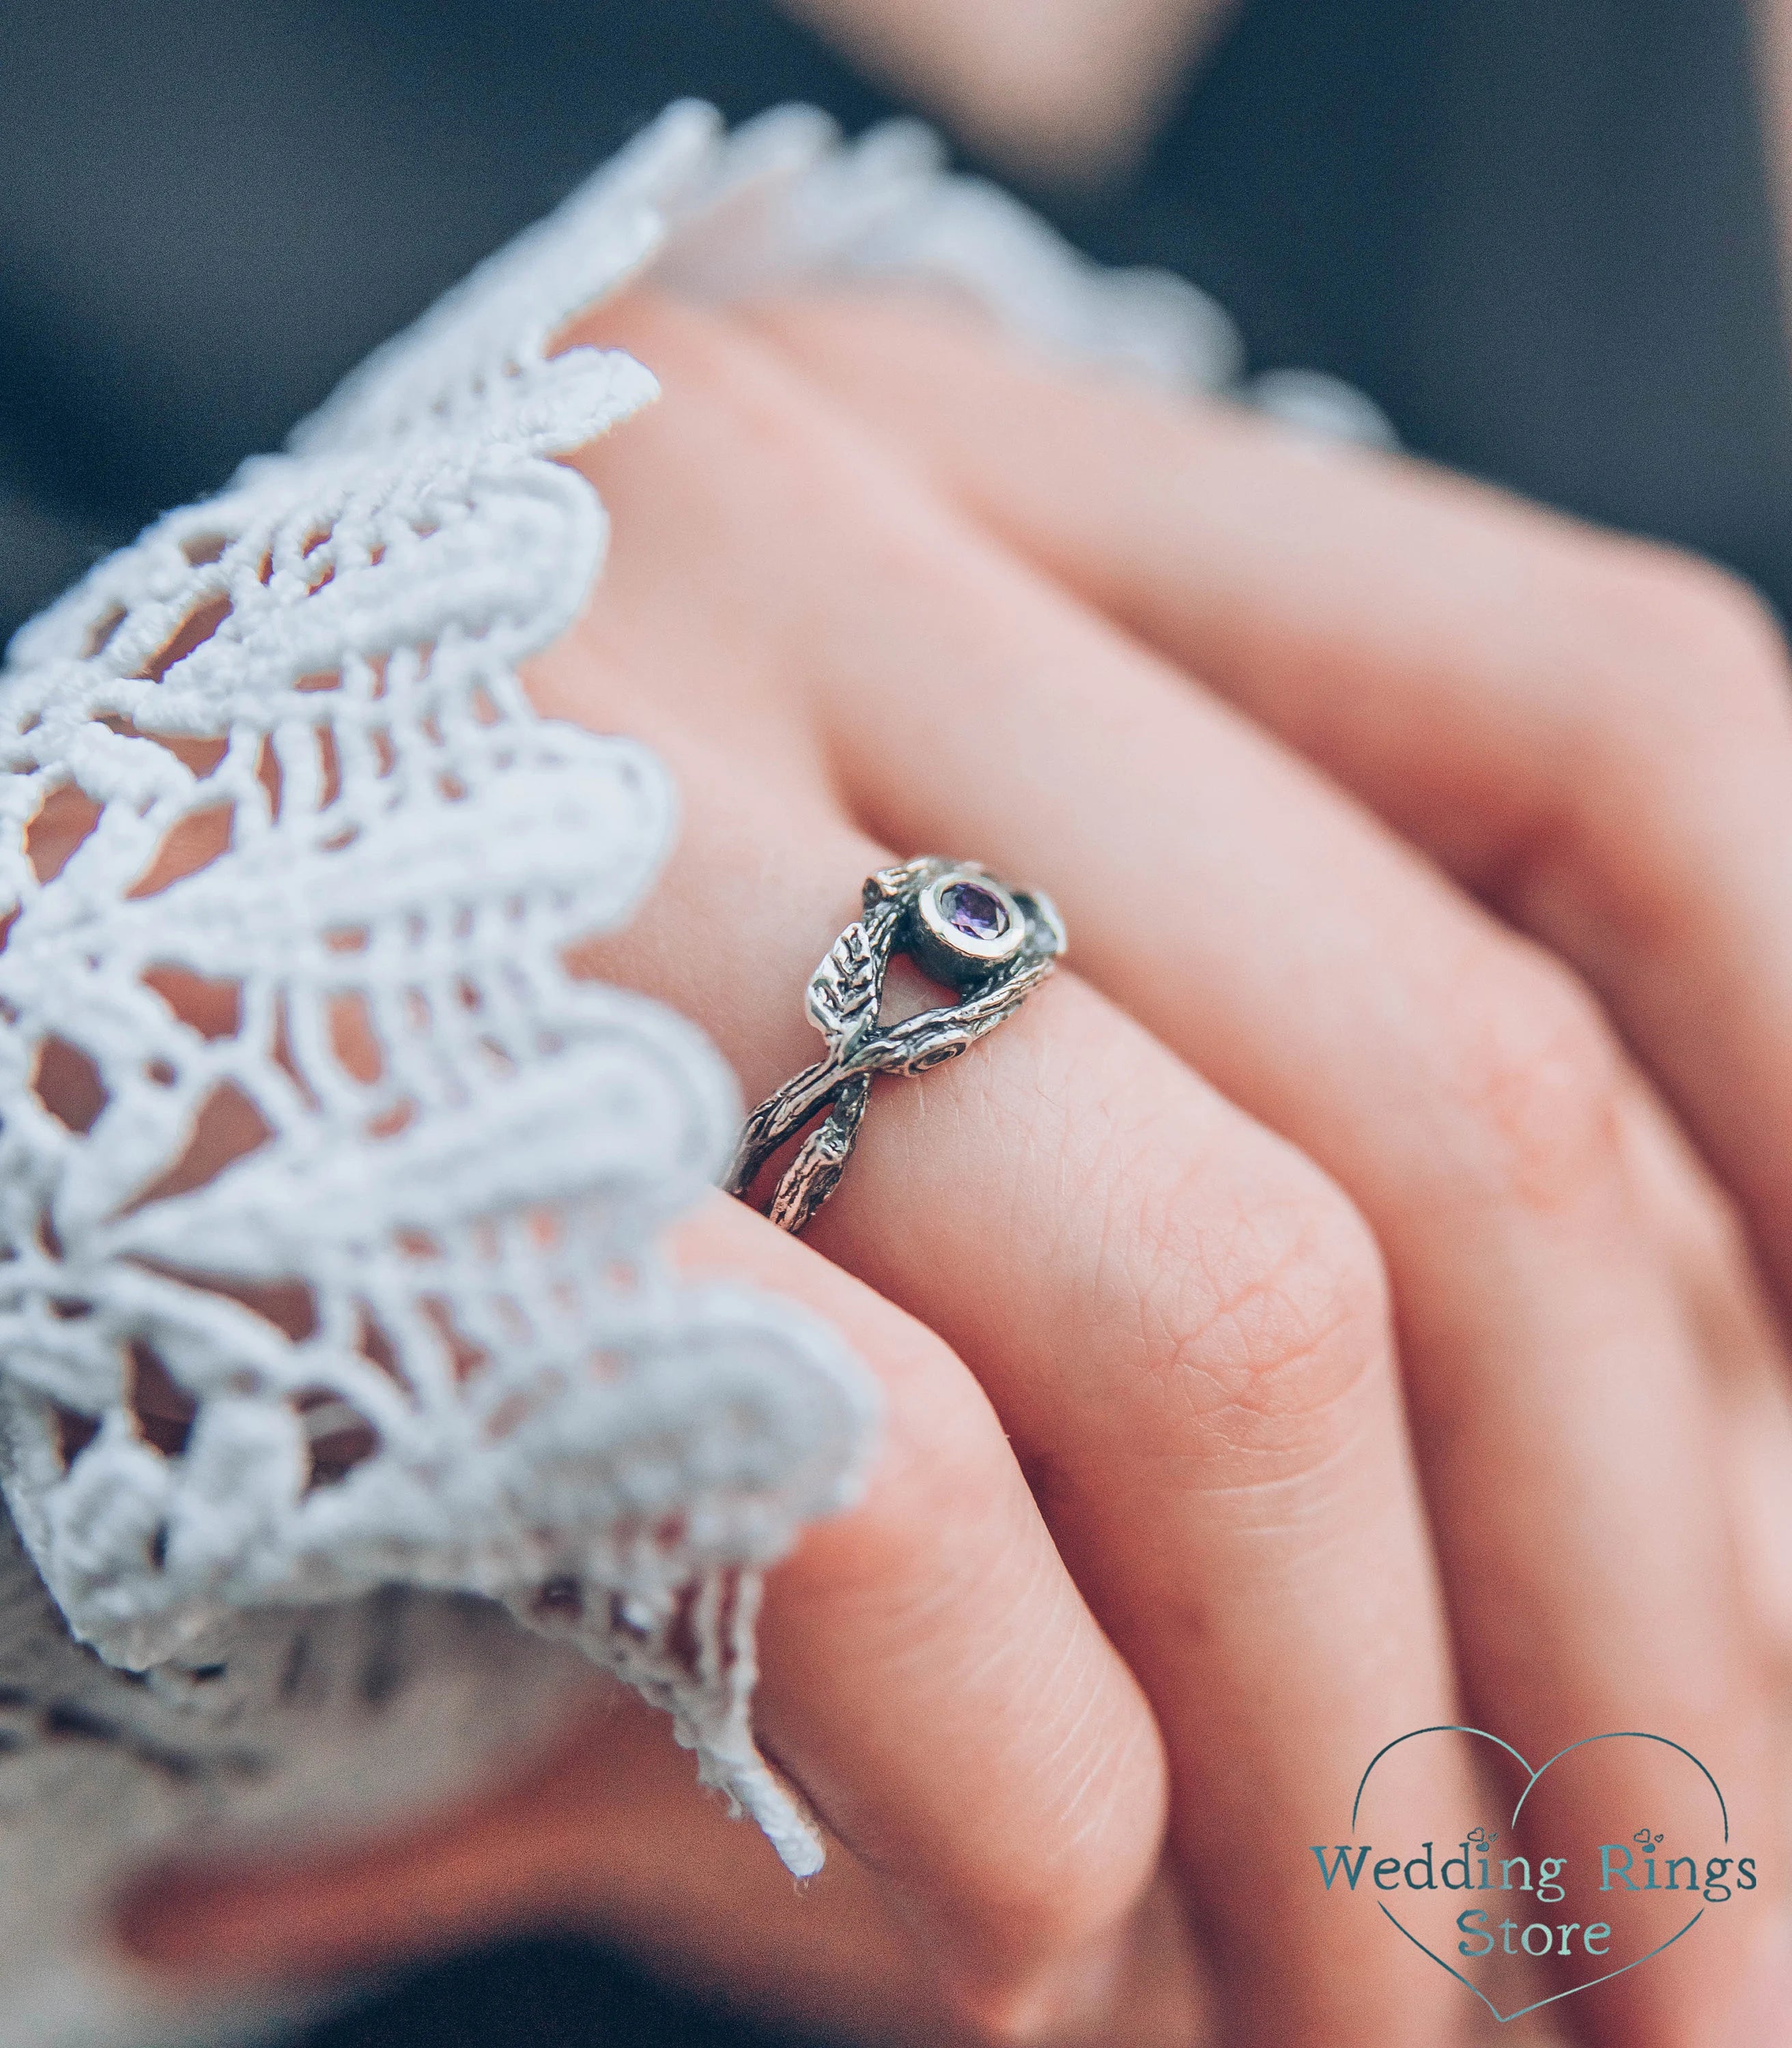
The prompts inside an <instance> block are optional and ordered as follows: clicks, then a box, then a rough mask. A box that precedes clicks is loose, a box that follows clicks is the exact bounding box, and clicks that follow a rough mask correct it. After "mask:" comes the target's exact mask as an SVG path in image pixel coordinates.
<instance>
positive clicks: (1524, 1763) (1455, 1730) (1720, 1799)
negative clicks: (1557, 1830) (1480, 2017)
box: [1350, 1721, 1730, 2027]
mask: <svg viewBox="0 0 1792 2048" xmlns="http://www.w3.org/2000/svg"><path fill="white" fill-rule="evenodd" d="M1422 1735H1472V1736H1479V1737H1480V1740H1482V1741H1483V1742H1491V1743H1493V1744H1497V1746H1498V1747H1499V1748H1501V1749H1503V1750H1504V1751H1505V1752H1506V1754H1507V1755H1508V1756H1510V1757H1511V1758H1512V1759H1513V1760H1514V1761H1515V1763H1517V1764H1518V1765H1519V1767H1520V1769H1522V1771H1525V1772H1526V1774H1527V1775H1526V1782H1525V1788H1524V1790H1522V1792H1521V1793H1520V1794H1519V1800H1518V1804H1517V1805H1516V1806H1514V1808H1513V1809H1512V1817H1511V1821H1510V1822H1509V1823H1508V1825H1509V1826H1511V1827H1512V1828H1513V1829H1516V1828H1517V1826H1518V1821H1519V1814H1521V1813H1522V1812H1523V1811H1524V1802H1526V1800H1527V1799H1528V1798H1530V1795H1531V1794H1532V1793H1533V1792H1534V1790H1536V1788H1537V1782H1538V1779H1539V1778H1542V1775H1543V1774H1544V1772H1545V1771H1549V1770H1550V1769H1552V1768H1553V1767H1554V1766H1555V1765H1556V1764H1558V1763H1561V1760H1562V1759H1563V1758H1564V1757H1565V1756H1571V1755H1573V1753H1574V1751H1576V1750H1577V1749H1585V1748H1587V1747H1588V1746H1589V1745H1590V1744H1593V1743H1596V1742H1658V1743H1659V1744H1661V1745H1662V1747H1663V1748H1664V1749H1672V1750H1676V1751H1678V1752H1679V1754H1680V1755H1681V1756H1683V1757H1685V1759H1686V1760H1687V1762H1688V1763H1694V1764H1697V1765H1698V1768H1699V1770H1700V1771H1701V1774H1702V1775H1703V1776H1704V1778H1705V1782H1706V1783H1707V1784H1708V1785H1709V1786H1710V1787H1711V1790H1712V1795H1713V1797H1714V1798H1716V1802H1717V1811H1718V1813H1719V1815H1720V1817H1721V1818H1722V1821H1723V1823H1724V1843H1725V1845H1726V1846H1728V1842H1729V1839H1730V1809H1729V1807H1728V1805H1727V1804H1726V1802H1725V1801H1724V1792H1723V1788H1722V1786H1720V1785H1719V1784H1718V1782H1717V1780H1716V1778H1713V1777H1712V1775H1711V1773H1710V1772H1709V1771H1707V1770H1706V1769H1705V1766H1704V1764H1703V1763H1700V1762H1699V1759H1698V1758H1697V1757H1696V1756H1694V1755H1693V1752H1692V1751H1690V1750H1689V1749H1687V1748H1685V1747H1683V1746H1682V1745H1681V1744H1679V1743H1678V1742H1673V1741H1670V1740H1669V1739H1668V1737H1667V1736H1665V1735H1651V1734H1650V1732H1648V1730H1647V1729H1646V1728H1612V1729H1611V1730H1609V1731H1608V1732H1607V1733H1606V1734H1604V1735H1588V1736H1582V1737H1581V1740H1579V1741H1578V1742H1571V1743H1570V1744H1569V1745H1568V1747H1566V1748H1565V1749H1558V1750H1557V1751H1556V1753H1555V1755H1553V1756H1552V1757H1551V1758H1550V1760H1549V1762H1548V1763H1544V1764H1540V1765H1538V1767H1537V1768H1536V1769H1535V1770H1534V1771H1533V1770H1532V1769H1531V1767H1530V1759H1529V1758H1528V1757H1526V1756H1522V1755H1519V1751H1517V1750H1515V1749H1514V1748H1513V1747H1512V1745H1511V1744H1510V1743H1509V1742H1506V1741H1503V1740H1501V1738H1500V1737H1499V1736H1496V1735H1490V1734H1489V1733H1488V1731H1487V1730H1486V1729H1485V1728H1466V1727H1464V1726H1462V1725H1461V1724H1460V1723H1457V1722H1453V1721H1450V1722H1443V1723H1440V1724H1438V1725H1437V1727H1435V1728H1411V1729H1409V1730H1408V1731H1407V1732H1406V1734H1405V1735H1398V1736H1395V1737H1394V1740H1393V1741H1392V1742H1390V1743H1386V1744H1383V1746H1382V1747H1381V1748H1379V1749H1378V1750H1377V1751H1375V1755H1373V1756H1371V1758H1370V1759H1369V1767H1368V1769H1367V1771H1364V1772H1363V1776H1362V1779H1361V1782H1360V1783H1359V1784H1358V1786H1357V1787H1356V1798H1354V1799H1353V1800H1352V1802H1351V1806H1350V1832H1351V1835H1352V1839H1353V1840H1354V1838H1355V1837H1356V1817H1357V1815H1358V1814H1359V1813H1360V1812H1361V1811H1362V1807H1363V1793H1364V1792H1365V1791H1367V1789H1368V1785H1369V1779H1370V1777H1371V1775H1372V1774H1373V1772H1374V1771H1375V1766H1376V1765H1377V1764H1378V1763H1380V1762H1381V1760H1382V1759H1383V1757H1384V1756H1386V1755H1387V1754H1388V1752H1389V1751H1391V1750H1396V1749H1398V1747H1400V1745H1401V1744H1402V1743H1403V1742H1412V1741H1414V1740H1417V1739H1418V1737H1419V1736H1422ZM1376 1905H1377V1907H1378V1909H1379V1910H1380V1912H1381V1913H1382V1914H1383V1917H1384V1918H1386V1919H1387V1920H1388V1921H1389V1922H1391V1923H1392V1925H1393V1926H1395V1927H1398V1929H1399V1930H1400V1932H1401V1933H1402V1934H1404V1935H1405V1936H1406V1939H1407V1940H1408V1941H1410V1942H1411V1943H1412V1945H1413V1946H1414V1948H1415V1949H1418V1951H1419V1952H1420V1953H1422V1954H1423V1955H1426V1956H1429V1957H1430V1958H1431V1960H1432V1961H1433V1962H1434V1963H1435V1964H1436V1965H1437V1967H1438V1968H1439V1969H1441V1970H1449V1973H1450V1975H1451V1976H1453V1977H1454V1978H1455V1979H1456V1982H1457V1983H1458V1984H1462V1985H1464V1986H1466V1987H1467V1988H1468V1990H1470V1991H1472V1992H1473V1993H1474V1994H1475V1996H1476V1998H1478V1999H1479V2000H1480V2001H1481V2003H1482V2004H1483V2005H1484V2006H1485V2007H1487V2009H1488V2011H1489V2012H1491V2014H1492V2015H1493V2016H1494V2018H1495V2019H1496V2020H1497V2021H1498V2022H1499V2024H1500V2025H1501V2026H1502V2027H1503V2026H1504V2025H1505V2024H1506V2023H1507V2021H1508V2020H1512V2019H1523V2017H1524V2016H1525V2015H1526V2013H1527V2012H1538V2011H1541V2010H1542V2007H1545V2006H1546V2005H1555V2004H1557V2003H1559V2002H1560V2001H1561V2000H1563V1999H1565V1998H1573V1996H1575V1995H1576V1994H1577V1992H1583V1991H1591V1990H1592V1988H1593V1986H1594V1985H1595V1984H1609V1983H1610V1982H1611V1981H1612V1979H1613V1978H1614V1977H1621V1976H1626V1975H1627V1973H1628V1972H1630V1971H1631V1970H1634V1969H1639V1968H1641V1967H1642V1966H1643V1964H1645V1963H1647V1962H1648V1961H1650V1960H1651V1959H1652V1958H1653V1957H1656V1956H1658V1955H1660V1954H1661V1953H1662V1950H1663V1949H1671V1948H1672V1947H1673V1946H1674V1943H1675V1942H1676V1941H1678V1940H1679V1939H1680V1938H1681V1936H1682V1935H1685V1934H1690V1933H1691V1932H1692V1930H1693V1928H1695V1927H1696V1926H1697V1925H1698V1924H1699V1922H1700V1921H1701V1920H1702V1919H1703V1918H1705V1908H1704V1907H1703V1906H1701V1907H1700V1908H1699V1910H1698V1911H1697V1913H1695V1914H1693V1917H1692V1918H1691V1919H1690V1920H1689V1921H1688V1922H1686V1924H1685V1926H1684V1927H1682V1928H1681V1929H1680V1930H1679V1932H1678V1934H1670V1935H1669V1937H1667V1939H1666V1941H1658V1942H1657V1944H1656V1945H1655V1946H1654V1948H1652V1949H1650V1950H1649V1951H1648V1952H1647V1954H1644V1955H1641V1956H1638V1957H1636V1958H1635V1960H1634V1961H1631V1962H1627V1963H1623V1964H1620V1965H1619V1967H1618V1968H1616V1969H1615V1970H1608V1971H1607V1972H1605V1974H1604V1976H1599V1977H1589V1978H1588V1980H1587V1981H1586V1982H1585V1983H1584V1984H1570V1985H1569V1988H1567V1990H1566V1991H1557V1992H1551V1993H1550V1996H1548V1997H1547V1998H1539V1999H1535V2000H1533V2001H1532V2002H1531V2003H1530V2004H1529V2005H1521V2006H1520V2007H1519V2008H1518V2010H1517V2011H1515V2012H1502V2011H1500V2010H1499V2007H1498V2006H1496V2005H1495V2003H1494V2002H1493V2000H1491V1998H1489V1997H1488V1995H1487V1993H1486V1992H1484V1991H1483V1990H1482V1989H1481V1988H1480V1985H1479V1984H1474V1983H1472V1982H1471V1981H1470V1980H1469V1979H1468V1978H1467V1977H1465V1976H1464V1975H1463V1974H1462V1972H1461V1971H1460V1970H1459V1969H1456V1968H1453V1967H1452V1966H1451V1965H1449V1963H1446V1962H1445V1961H1444V1959H1443V1957H1441V1956H1440V1955H1439V1954H1438V1953H1437V1951H1436V1950H1435V1949H1429V1948H1427V1947H1426V1946H1425V1943H1424V1942H1422V1941H1421V1940H1420V1939H1419V1938H1418V1935H1416V1934H1414V1932H1413V1930H1411V1928H1410V1927H1408V1926H1405V1925H1404V1924H1403V1923H1402V1922H1401V1921H1400V1920H1398V1918H1396V1917H1395V1916H1394V1914H1391V1913H1390V1912H1389V1911H1388V1910H1387V1907H1386V1906H1383V1905H1382V1904H1381V1902H1380V1901H1379V1899H1378V1900H1377V1901H1376Z"/></svg>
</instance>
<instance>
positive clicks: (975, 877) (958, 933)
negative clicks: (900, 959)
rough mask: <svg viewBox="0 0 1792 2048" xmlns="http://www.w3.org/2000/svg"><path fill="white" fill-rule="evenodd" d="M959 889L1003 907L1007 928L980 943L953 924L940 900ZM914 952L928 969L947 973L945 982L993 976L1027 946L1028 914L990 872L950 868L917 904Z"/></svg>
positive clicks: (928, 885) (928, 886)
mask: <svg viewBox="0 0 1792 2048" xmlns="http://www.w3.org/2000/svg"><path fill="white" fill-rule="evenodd" d="M960 886H964V887H967V888H972V889H978V890H982V891H983V894H985V895H987V896H989V897H991V898H993V899H994V900H995V902H996V903H997V904H998V905H999V906H1000V908H1001V910H1002V912H1003V916H1004V917H1006V919H1007V923H1006V924H1005V925H1003V928H1002V929H1001V930H1000V931H999V932H998V933H992V934H991V937H988V938H987V939H985V938H979V937H977V935H976V933H972V932H967V931H965V930H964V929H962V928H961V927H960V926H959V925H956V924H954V923H953V922H952V918H951V917H949V916H948V913H947V912H946V910H945V908H944V904H943V902H942V901H941V899H942V898H944V895H945V894H946V892H947V890H949V889H954V888H958V887H960ZM914 921H915V929H914V937H915V940H916V941H917V944H916V946H915V951H916V953H917V956H918V957H919V959H920V960H921V964H922V965H923V966H924V967H931V968H943V969H944V970H945V971H946V978H947V979H948V980H952V981H955V982H956V981H961V980H964V979H966V978H967V977H973V976H978V975H984V974H992V973H994V972H995V970H996V969H997V968H1001V967H1005V966H1006V965H1007V964H1008V962H1009V961H1010V960H1013V959H1014V956H1015V955H1016V954H1018V952H1019V951H1020V949H1021V948H1022V946H1023V945H1024V944H1026V929H1027V923H1026V912H1025V911H1024V910H1022V908H1021V906H1020V905H1019V903H1018V902H1016V900H1015V898H1014V894H1013V893H1012V892H1011V891H1010V890H1008V889H1007V888H1005V887H1004V886H1003V885H1002V883H1001V882H999V881H997V880H996V879H995V876H994V875H991V874H990V873H989V872H988V871H987V869H984V868H981V867H950V868H948V869H947V870H946V871H945V872H944V874H943V875H935V876H934V877H933V879H932V881H930V882H928V883H926V884H925V886H924V887H923V888H922V889H921V892H920V894H918V895H917V897H916V898H915V904H914Z"/></svg>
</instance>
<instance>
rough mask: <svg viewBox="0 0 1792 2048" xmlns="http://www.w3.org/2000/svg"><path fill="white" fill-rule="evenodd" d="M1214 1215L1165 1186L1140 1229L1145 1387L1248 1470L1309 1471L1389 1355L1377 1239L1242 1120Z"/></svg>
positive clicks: (1200, 1200) (1283, 1149)
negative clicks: (1242, 1459) (1242, 1458)
mask: <svg viewBox="0 0 1792 2048" xmlns="http://www.w3.org/2000/svg"><path fill="white" fill-rule="evenodd" d="M1228 1163H1229V1166H1230V1167H1231V1169H1232V1171H1231V1175H1230V1185H1229V1186H1228V1190H1227V1200H1226V1203H1225V1206H1224V1209H1223V1210H1222V1211H1221V1212H1219V1213H1218V1214H1217V1215H1216V1208H1215V1204H1214V1202H1213V1200H1212V1196H1211V1193H1207V1194H1206V1195H1205V1197H1204V1196H1203V1194H1202V1193H1201V1192H1200V1191H1199V1190H1193V1191H1192V1190H1189V1189H1188V1188H1187V1187H1186V1186H1184V1187H1182V1188H1181V1189H1175V1188H1172V1189H1169V1191H1167V1192H1166V1197H1165V1199H1164V1200H1163V1201H1162V1203H1161V1204H1159V1205H1158V1214H1157V1215H1156V1216H1155V1217H1154V1218H1153V1219H1150V1220H1148V1222H1147V1227H1146V1230H1145V1231H1144V1232H1143V1233H1142V1238H1143V1241H1144V1243H1145V1244H1146V1247H1147V1251H1146V1259H1147V1269H1148V1270H1146V1274H1144V1276H1143V1279H1142V1285H1141V1286H1139V1288H1138V1304H1139V1313H1140V1315H1141V1317H1142V1349H1143V1356H1144V1358H1145V1362H1146V1375H1147V1379H1148V1380H1149V1382H1150V1384H1151V1385H1152V1386H1153V1387H1154V1388H1155V1389H1157V1390H1158V1391H1160V1392H1161V1394H1162V1397H1163V1398H1164V1399H1165V1400H1166V1402H1169V1403H1171V1404H1173V1407H1174V1409H1175V1410H1176V1411H1177V1412H1178V1413H1179V1414H1180V1416H1181V1418H1184V1419H1185V1420H1189V1421H1192V1422H1193V1424H1194V1425H1195V1426H1196V1428H1197V1429H1200V1430H1204V1431H1212V1432H1213V1433H1216V1435H1217V1437H1218V1438H1219V1441H1220V1444H1221V1445H1224V1446H1225V1447H1227V1448H1228V1449H1231V1450H1232V1451H1234V1452H1235V1453H1243V1454H1245V1455H1246V1456H1247V1457H1248V1458H1249V1459H1250V1460H1251V1464H1252V1470H1253V1472H1254V1474H1255V1476H1259V1477H1263V1478H1267V1477H1272V1476H1276V1474H1277V1472H1278V1469H1286V1470H1303V1469H1310V1468H1312V1467H1313V1465H1314V1464H1317V1463H1320V1462H1322V1461H1323V1460H1325V1458H1326V1457H1328V1456H1330V1455H1331V1454H1332V1453H1333V1452H1334V1451H1335V1450H1336V1449H1337V1448H1338V1447H1339V1445H1340V1442H1341V1441H1343V1440H1344V1438H1345V1437H1347V1436H1348V1435H1349V1434H1350V1433H1352V1432H1353V1430H1354V1428H1355V1426H1356V1425H1355V1417H1356V1407H1357V1402H1356V1396H1357V1394H1359V1393H1360V1391H1361V1390H1362V1389H1363V1387H1364V1385H1365V1383H1366V1382H1367V1381H1368V1380H1369V1379H1371V1377H1373V1376H1374V1375H1375V1373H1376V1372H1377V1371H1378V1370H1379V1369H1381V1368H1384V1367H1387V1365H1388V1363H1390V1360H1391V1334H1390V1332H1391V1318H1390V1313H1389V1305H1388V1284H1387V1272H1386V1268H1385V1266H1384V1264H1383V1259H1382V1255H1381V1251H1380V1248H1379V1246H1378V1245H1377V1243H1376V1242H1375V1237H1374V1235H1373V1233H1372V1232H1371V1230H1370V1228H1369V1227H1368V1225H1367V1224H1366V1223H1365V1222H1364V1221H1363V1217H1362V1216H1361V1214H1360V1212H1359V1211H1358V1210H1357V1208H1356V1206H1355V1204H1353V1203H1352V1201H1351V1200H1349V1198H1348V1197H1347V1196H1346V1195H1345V1194H1344V1193H1343V1191H1342V1190H1341V1189H1339V1188H1338V1187H1337V1185H1336V1184H1335V1183H1334V1182H1333V1181H1331V1180H1330V1179H1328V1177H1327V1176H1326V1175H1325V1174H1324V1173H1321V1170H1320V1169H1318V1168H1317V1166H1313V1164H1312V1163H1311V1162H1309V1161H1308V1160H1307V1159H1305V1158H1303V1157H1302V1156H1301V1154H1299V1153H1297V1152H1296V1151H1295V1150H1294V1149H1293V1148H1292V1147H1291V1146H1287V1145H1286V1144H1285V1143H1283V1142H1282V1141H1281V1140H1280V1139H1278V1138H1274V1137H1272V1136H1270V1135H1269V1134H1267V1133H1264V1132H1259V1131H1255V1129H1250V1128H1248V1127H1247V1129H1246V1130H1245V1131H1243V1133H1242V1134H1241V1142H1240V1144H1239V1147H1238V1149H1237V1150H1236V1151H1235V1153H1234V1154H1233V1155H1232V1158H1231V1159H1230V1161H1229V1162H1228Z"/></svg>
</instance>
